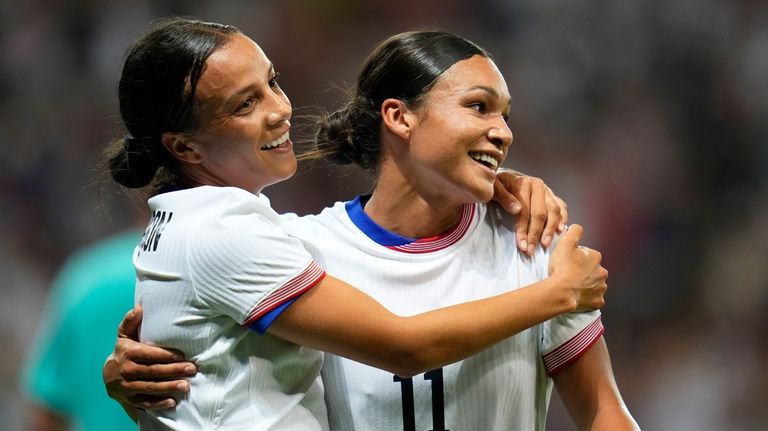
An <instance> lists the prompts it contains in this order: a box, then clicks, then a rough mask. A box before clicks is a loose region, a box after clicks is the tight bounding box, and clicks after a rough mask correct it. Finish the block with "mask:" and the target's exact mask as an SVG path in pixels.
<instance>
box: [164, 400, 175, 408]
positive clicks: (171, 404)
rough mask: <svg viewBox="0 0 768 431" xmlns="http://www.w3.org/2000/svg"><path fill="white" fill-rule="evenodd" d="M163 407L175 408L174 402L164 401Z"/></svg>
mask: <svg viewBox="0 0 768 431" xmlns="http://www.w3.org/2000/svg"><path fill="white" fill-rule="evenodd" d="M165 407H166V408H171V407H176V400H174V399H170V400H168V401H166V402H165Z"/></svg>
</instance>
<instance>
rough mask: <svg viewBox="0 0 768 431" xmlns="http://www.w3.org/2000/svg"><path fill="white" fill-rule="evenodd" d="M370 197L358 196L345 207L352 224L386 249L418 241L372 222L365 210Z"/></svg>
mask: <svg viewBox="0 0 768 431" xmlns="http://www.w3.org/2000/svg"><path fill="white" fill-rule="evenodd" d="M370 197H371V196H370V195H367V196H358V197H356V198H355V199H353V200H351V201H349V202H347V203H346V204H345V205H344V206H345V208H346V209H347V214H348V215H349V218H350V219H351V220H352V223H354V224H355V226H357V227H358V229H360V230H361V231H362V232H363V233H364V234H366V235H367V236H368V237H369V238H370V239H372V240H374V241H376V243H378V244H379V245H383V246H385V247H393V246H400V245H406V244H410V243H412V242H414V241H416V240H417V238H408V237H405V236H400V235H398V234H396V233H393V232H390V231H388V230H386V229H384V228H383V227H381V226H379V225H377V224H376V222H374V221H373V220H371V218H370V217H368V214H366V213H365V211H364V210H363V205H364V201H365V202H367V201H368V199H369V198H370Z"/></svg>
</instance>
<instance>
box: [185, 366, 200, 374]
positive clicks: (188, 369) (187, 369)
mask: <svg viewBox="0 0 768 431" xmlns="http://www.w3.org/2000/svg"><path fill="white" fill-rule="evenodd" d="M184 372H185V373H187V374H195V373H196V372H197V370H196V369H195V366H194V365H187V366H186V367H184Z"/></svg>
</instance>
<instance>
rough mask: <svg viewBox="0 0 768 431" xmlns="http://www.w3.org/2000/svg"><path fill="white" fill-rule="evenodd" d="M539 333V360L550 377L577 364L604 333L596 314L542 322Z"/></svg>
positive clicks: (587, 313) (598, 314)
mask: <svg viewBox="0 0 768 431" xmlns="http://www.w3.org/2000/svg"><path fill="white" fill-rule="evenodd" d="M543 329H544V330H543V335H542V340H541V341H542V344H541V353H542V360H543V361H544V367H545V368H546V370H547V374H548V375H550V376H554V375H555V374H557V373H558V372H560V371H561V370H562V369H563V368H565V367H567V366H568V365H570V364H572V363H573V362H575V361H576V360H578V359H579V358H580V357H581V355H583V354H584V353H585V352H586V351H588V350H589V349H590V348H591V347H592V346H593V345H594V344H595V343H596V342H597V340H599V339H600V337H601V336H602V335H603V332H604V328H603V323H602V320H601V316H600V311H597V310H596V311H589V312H583V313H568V314H564V315H561V316H557V317H555V318H553V319H550V320H549V321H547V322H545V323H544V325H543Z"/></svg>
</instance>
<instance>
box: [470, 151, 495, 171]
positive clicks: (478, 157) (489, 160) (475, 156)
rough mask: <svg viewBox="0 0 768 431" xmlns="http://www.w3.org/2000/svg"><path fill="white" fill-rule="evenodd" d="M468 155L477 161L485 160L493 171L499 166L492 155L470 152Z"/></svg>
mask: <svg viewBox="0 0 768 431" xmlns="http://www.w3.org/2000/svg"><path fill="white" fill-rule="evenodd" d="M469 157H472V158H473V159H475V160H477V161H479V162H485V163H488V164H489V165H491V169H493V170H494V171H495V170H496V169H497V168H498V167H499V161H498V160H496V159H495V158H493V157H492V156H489V155H488V154H483V153H470V154H469Z"/></svg>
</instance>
